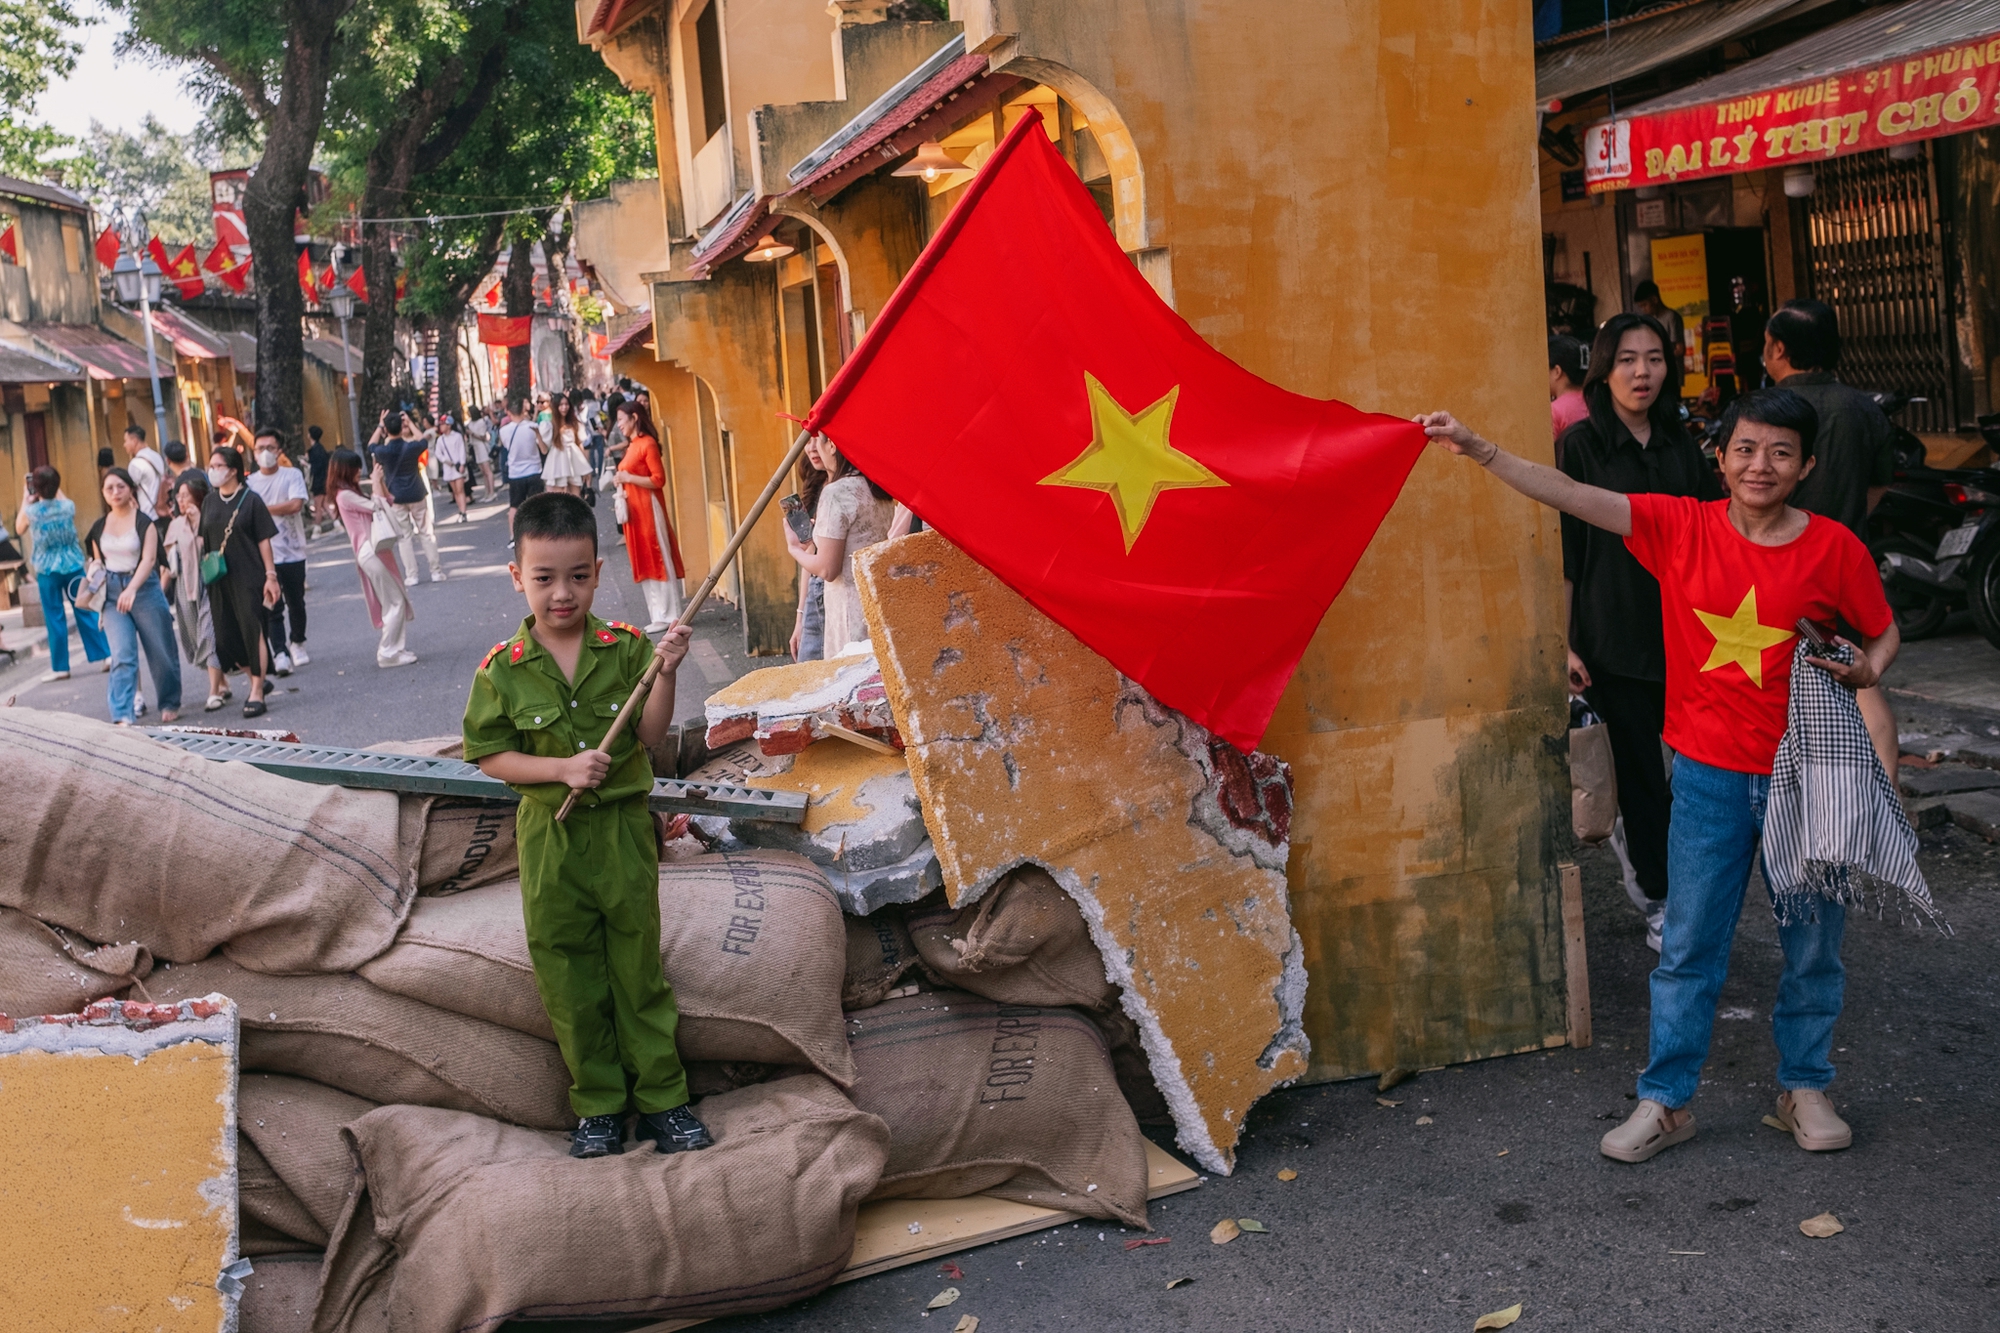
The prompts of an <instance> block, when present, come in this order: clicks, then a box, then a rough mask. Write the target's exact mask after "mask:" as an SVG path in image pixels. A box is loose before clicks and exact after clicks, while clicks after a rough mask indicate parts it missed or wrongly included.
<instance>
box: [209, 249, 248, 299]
mask: <svg viewBox="0 0 2000 1333" xmlns="http://www.w3.org/2000/svg"><path fill="white" fill-rule="evenodd" d="M231 258H234V256H233V255H232V256H231ZM216 276H217V277H219V278H221V279H222V283H223V286H225V287H227V288H229V290H230V291H232V292H235V293H236V294H237V295H238V296H241V295H242V294H243V293H244V292H245V291H246V290H248V289H249V286H250V261H249V260H247V259H246V260H244V261H243V262H242V263H240V264H238V265H236V266H235V267H234V268H226V269H224V270H222V272H220V273H218V274H216Z"/></svg>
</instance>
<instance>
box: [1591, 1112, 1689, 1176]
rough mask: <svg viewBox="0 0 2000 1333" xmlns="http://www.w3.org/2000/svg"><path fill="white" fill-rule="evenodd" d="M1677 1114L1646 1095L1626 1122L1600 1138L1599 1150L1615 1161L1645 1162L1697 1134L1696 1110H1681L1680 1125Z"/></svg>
mask: <svg viewBox="0 0 2000 1333" xmlns="http://www.w3.org/2000/svg"><path fill="white" fill-rule="evenodd" d="M1674 1116H1675V1113H1674V1112H1672V1111H1669V1110H1668V1109H1667V1108H1666V1107H1664V1106H1662V1105H1660V1104H1659V1103H1658V1102H1656V1101H1654V1100H1653V1099H1652V1098H1650V1097H1647V1098H1645V1099H1643V1100H1641V1101H1640V1103H1639V1107H1638V1109H1637V1110H1635V1111H1633V1112H1632V1114H1631V1115H1630V1116H1628V1117H1626V1120H1625V1123H1624V1124H1622V1125H1620V1126H1619V1127H1618V1128H1616V1129H1614V1130H1612V1131H1611V1132H1610V1133H1609V1134H1606V1135H1605V1136H1604V1137H1603V1138H1602V1139H1601V1140H1599V1141H1598V1144H1597V1150H1598V1151H1599V1152H1601V1153H1603V1154H1604V1155H1605V1156H1606V1157H1609V1158H1612V1159H1614V1160H1616V1161H1620V1162H1643V1161H1645V1160H1647V1159H1648V1158H1650V1157H1653V1156H1655V1155H1657V1154H1659V1153H1661V1152H1663V1151H1665V1150H1666V1149H1668V1148H1671V1147H1673V1146H1674V1145H1675V1144H1676V1143H1685V1142H1687V1141H1688V1140H1689V1139H1691V1138H1693V1137H1694V1114H1693V1112H1690V1111H1682V1112H1680V1120H1679V1123H1678V1124H1677V1123H1675V1118H1674Z"/></svg>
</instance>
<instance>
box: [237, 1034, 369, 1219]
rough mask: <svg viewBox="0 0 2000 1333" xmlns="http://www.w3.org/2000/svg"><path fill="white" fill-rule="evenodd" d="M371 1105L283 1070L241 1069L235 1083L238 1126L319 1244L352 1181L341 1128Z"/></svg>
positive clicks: (352, 1175)
mask: <svg viewBox="0 0 2000 1333" xmlns="http://www.w3.org/2000/svg"><path fill="white" fill-rule="evenodd" d="M239 1012H240V1011H239ZM374 1109H375V1103H374V1102H371V1101H369V1100H367V1099H366V1098H362V1097H356V1096H354V1095H353V1094H352V1093H346V1092H342V1091H341V1090H340V1089H338V1088H330V1087H328V1086H326V1085H325V1084H324V1083H314V1082H313V1081H312V1080H310V1079H303V1078H290V1077H287V1076H286V1075H284V1074H264V1073H254V1072H246V1073H245V1074H244V1075H243V1076H242V1079H241V1081H240V1082H239V1083H238V1085H237V1090H236V1125H237V1128H238V1129H239V1130H241V1131H242V1133H243V1135H244V1137H245V1138H247V1139H249V1140H250V1141H251V1142H252V1143H253V1144H255V1145H256V1148H257V1152H258V1154H259V1155H260V1156H261V1157H262V1158H263V1159H264V1161H265V1163H266V1164H267V1165H268V1166H269V1167H270V1169H271V1171H272V1172H273V1173H274V1174H275V1175H276V1176H277V1178H278V1180H279V1181H281V1182H282V1183H283V1184H284V1186H285V1188H286V1189H287V1190H289V1191H290V1192H291V1194H292V1197H294V1198H295V1199H297V1200H298V1202H299V1205H300V1206H301V1207H302V1208H304V1209H305V1211H306V1212H307V1213H308V1214H310V1215H311V1217H312V1220H313V1222H314V1223H315V1224H316V1225H317V1227H318V1229H319V1238H320V1243H321V1244H325V1242H326V1237H327V1234H328V1233H329V1232H331V1231H332V1230H333V1227H334V1224H335V1223H336V1222H338V1221H339V1220H340V1211H341V1209H343V1208H345V1207H346V1206H347V1191H348V1190H349V1189H350V1188H352V1186H353V1184H354V1164H353V1162H352V1161H351V1160H350V1159H349V1157H348V1154H347V1143H346V1141H345V1140H343V1139H342V1138H341V1137H340V1130H341V1127H342V1126H343V1125H350V1124H352V1123H354V1122H355V1121H356V1120H359V1119H360V1118H361V1117H362V1116H364V1115H367V1114H368V1113H369V1112H370V1111H372V1110H374ZM292 1234H293V1235H298V1234H300V1233H298V1232H293V1233H292Z"/></svg>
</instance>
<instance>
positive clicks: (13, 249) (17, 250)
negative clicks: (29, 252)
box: [0, 226, 21, 264]
mask: <svg viewBox="0 0 2000 1333" xmlns="http://www.w3.org/2000/svg"><path fill="white" fill-rule="evenodd" d="M16 230H18V229H17V228H15V227H13V226H9V227H8V228H7V230H5V231H0V255H5V256H7V258H8V259H9V260H10V261H12V262H13V263H16V264H18V263H20V262H21V242H20V239H19V238H18V237H17V236H16V235H15V232H16Z"/></svg>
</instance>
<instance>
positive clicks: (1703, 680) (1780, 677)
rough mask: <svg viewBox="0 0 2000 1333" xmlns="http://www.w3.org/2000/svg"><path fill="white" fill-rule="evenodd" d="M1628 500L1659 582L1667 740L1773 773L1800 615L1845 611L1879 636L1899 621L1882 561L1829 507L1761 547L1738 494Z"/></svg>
mask: <svg viewBox="0 0 2000 1333" xmlns="http://www.w3.org/2000/svg"><path fill="white" fill-rule="evenodd" d="M1629 499H1630V501H1631V504H1632V535H1631V536H1629V537H1627V538H1626V539H1625V545H1626V546H1627V548H1629V549H1630V550H1631V552H1632V554H1633V556H1634V557H1635V558H1637V560H1638V561H1639V563H1640V564H1642V565H1644V566H1645V567H1646V569H1647V571H1648V572H1650V573H1651V574H1652V575H1653V577H1654V578H1656V579H1658V580H1659V581H1660V609H1661V619H1662V622H1663V625H1664V628H1665V630H1666V641H1667V727H1666V733H1665V735H1666V742H1667V744H1669V745H1671V746H1673V747H1674V749H1675V750H1676V751H1677V752H1678V753H1680V754H1684V755H1686V756H1687V757H1688V758H1690V759H1697V760H1700V761H1701V762H1702V763H1704V764H1711V765H1713V766H1714V767H1716V768H1726V769H1729V770H1731V771H1733V772H1737V773H1769V772H1770V771H1771V759H1772V757H1773V756H1774V755H1776V754H1777V752H1778V741H1779V739H1780V738H1781V737H1782V736H1783V735H1784V734H1785V706H1786V704H1787V703H1788V702H1789V701H1790V699H1791V685H1792V650H1793V648H1794V647H1795V646H1796V645H1795V641H1796V640H1797V638H1798V630H1797V629H1796V628H1795V626H1796V625H1797V624H1798V620H1799V617H1801V616H1807V617H1810V618H1811V619H1813V620H1815V621H1817V622H1818V623H1819V624H1821V625H1822V626H1830V625H1832V624H1833V623H1834V621H1835V619H1836V618H1838V619H1840V620H1845V621H1846V622H1847V623H1848V624H1850V625H1852V626H1854V627H1855V628H1856V629H1858V630H1860V631H1861V633H1862V634H1863V635H1865V636H1867V637H1869V638H1873V637H1874V636H1875V635H1877V634H1880V633H1882V632H1883V631H1884V630H1886V629H1888V628H1889V624H1890V621H1891V619H1892V616H1891V614H1890V611H1889V602H1888V599H1887V598H1885V597H1884V596H1883V595H1882V576H1881V575H1880V573H1878V572H1877V570H1876V568H1875V561H1874V560H1873V558H1872V557H1870V556H1869V554H1868V548H1867V547H1865V546H1863V545H1862V544H1861V542H1860V540H1859V539H1858V538H1857V537H1855V535H1854V534H1853V533H1852V532H1849V531H1848V530H1847V529H1846V528H1845V527H1843V526H1842V525H1841V524H1839V523H1836V522H1834V521H1833V520H1832V519H1828V518H1822V517H1820V516H1819V515H1818V514H1811V515H1808V516H1807V521H1806V530H1805V532H1804V533H1802V534H1800V535H1799V536H1798V537H1795V538H1793V539H1792V540H1791V541H1789V542H1786V543H1785V544H1784V545H1782V546H1759V545H1758V544H1757V543H1755V542H1753V541H1751V540H1750V539H1749V538H1748V537H1745V536H1744V535H1743V534H1742V533H1740V532H1738V531H1737V530H1736V526H1735V525H1734V524H1733V523H1731V522H1730V521H1729V501H1727V500H1710V501H1708V502H1706V503H1704V502H1702V501H1700V500H1694V499H1690V498H1688V497H1686V496H1680V495H1634V496H1631V497H1629Z"/></svg>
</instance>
